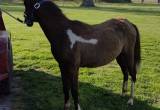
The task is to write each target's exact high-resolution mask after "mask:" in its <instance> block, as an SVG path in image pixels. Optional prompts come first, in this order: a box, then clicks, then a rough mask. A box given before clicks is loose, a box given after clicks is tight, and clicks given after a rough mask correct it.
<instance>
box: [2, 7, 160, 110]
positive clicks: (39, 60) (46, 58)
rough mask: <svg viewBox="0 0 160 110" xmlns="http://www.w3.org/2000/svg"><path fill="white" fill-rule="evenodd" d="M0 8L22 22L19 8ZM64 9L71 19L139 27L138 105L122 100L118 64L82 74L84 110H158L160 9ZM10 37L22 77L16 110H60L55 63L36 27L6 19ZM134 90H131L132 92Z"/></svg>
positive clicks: (159, 93) (83, 70)
mask: <svg viewBox="0 0 160 110" xmlns="http://www.w3.org/2000/svg"><path fill="white" fill-rule="evenodd" d="M0 7H2V8H4V9H6V10H8V11H10V12H11V13H12V14H14V15H16V16H18V17H22V15H23V9H24V8H23V6H22V5H20V4H1V5H0ZM61 9H62V10H63V12H64V13H65V14H66V15H67V16H68V17H69V18H70V19H77V20H81V21H84V22H87V23H89V24H96V23H100V22H103V21H105V20H108V19H110V18H114V17H124V18H127V19H129V20H130V21H132V22H133V23H134V24H136V25H137V26H138V28H139V30H140V33H141V46H142V64H141V71H140V73H139V74H138V78H137V83H136V97H135V105H134V106H128V105H127V104H126V102H127V100H128V97H129V92H128V96H126V97H121V95H120V93H121V83H122V73H121V71H120V68H119V66H118V65H117V64H116V62H115V61H114V62H112V63H111V64H109V65H106V66H103V67H100V68H94V69H88V68H82V69H81V70H80V76H79V78H80V89H79V90H80V104H81V107H82V110H160V6H159V5H139V4H105V5H104V4H101V5H98V7H97V8H91V9H85V8H79V7H77V6H71V5H69V4H67V5H64V6H62V5H61ZM4 20H5V24H6V27H7V29H8V30H9V31H11V33H12V43H13V52H14V75H15V76H17V77H20V78H21V83H20V84H19V85H20V86H22V90H21V91H20V93H18V94H16V95H15V97H14V99H13V101H14V105H15V110H62V108H63V93H62V83H61V78H60V72H59V68H58V64H57V62H56V61H55V60H54V59H53V58H52V55H51V52H50V46H49V44H48V41H47V39H46V38H45V36H44V34H43V32H42V31H41V29H40V27H39V25H38V24H35V25H34V26H33V27H32V28H28V27H26V26H25V25H22V24H19V23H18V22H16V21H14V20H13V19H11V18H9V17H8V16H7V15H5V14H4ZM129 90H130V89H129ZM72 108H73V106H72Z"/></svg>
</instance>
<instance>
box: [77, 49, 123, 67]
mask: <svg viewBox="0 0 160 110" xmlns="http://www.w3.org/2000/svg"><path fill="white" fill-rule="evenodd" d="M119 54H120V52H119V51H118V50H117V51H116V52H114V51H113V52H110V53H107V51H106V52H105V51H104V52H97V53H95V52H91V53H90V54H89V53H86V54H85V56H83V57H82V58H81V65H80V66H81V67H90V68H92V67H99V66H103V65H106V64H108V63H110V62H111V61H113V60H114V59H115V58H116V57H117V56H118V55H119Z"/></svg>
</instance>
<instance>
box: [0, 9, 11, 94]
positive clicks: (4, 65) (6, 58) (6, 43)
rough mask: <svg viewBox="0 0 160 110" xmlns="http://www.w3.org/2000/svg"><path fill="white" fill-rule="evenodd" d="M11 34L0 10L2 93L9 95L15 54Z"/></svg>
mask: <svg viewBox="0 0 160 110" xmlns="http://www.w3.org/2000/svg"><path fill="white" fill-rule="evenodd" d="M9 36H10V34H9V33H8V32H7V31H6V28H5V25H4V22H3V18H2V12H1V11H0V95H7V94H9V93H10V82H11V75H12V70H13V56H12V45H11V42H10V37H9Z"/></svg>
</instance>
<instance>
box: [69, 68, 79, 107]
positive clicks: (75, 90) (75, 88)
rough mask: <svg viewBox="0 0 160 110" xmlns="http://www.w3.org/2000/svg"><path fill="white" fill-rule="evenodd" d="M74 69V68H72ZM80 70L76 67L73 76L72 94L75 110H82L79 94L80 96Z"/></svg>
mask: <svg viewBox="0 0 160 110" xmlns="http://www.w3.org/2000/svg"><path fill="white" fill-rule="evenodd" d="M72 69H73V68H72ZM78 70H79V67H75V68H74V71H73V73H72V74H73V76H72V84H71V93H72V97H73V99H74V105H75V110H81V108H80V105H79V94H78Z"/></svg>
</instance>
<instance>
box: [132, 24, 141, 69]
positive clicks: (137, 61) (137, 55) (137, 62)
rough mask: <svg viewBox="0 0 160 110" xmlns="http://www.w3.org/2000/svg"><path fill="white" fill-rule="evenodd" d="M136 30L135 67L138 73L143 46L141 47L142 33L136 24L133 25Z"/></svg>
mask: <svg viewBox="0 0 160 110" xmlns="http://www.w3.org/2000/svg"><path fill="white" fill-rule="evenodd" d="M132 25H133V27H134V28H135V30H136V43H135V48H134V65H135V67H136V70H137V71H138V70H139V68H140V63H141V45H140V33H139V30H138V28H137V26H136V25H135V24H132Z"/></svg>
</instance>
